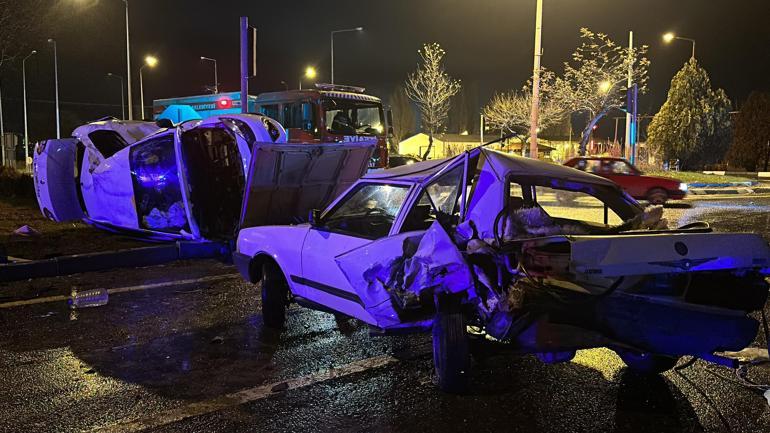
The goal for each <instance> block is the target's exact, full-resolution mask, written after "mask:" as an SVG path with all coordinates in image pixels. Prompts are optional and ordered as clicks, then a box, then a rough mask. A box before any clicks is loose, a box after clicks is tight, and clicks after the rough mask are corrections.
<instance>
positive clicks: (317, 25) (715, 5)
mask: <svg viewBox="0 0 770 433" xmlns="http://www.w3.org/2000/svg"><path fill="white" fill-rule="evenodd" d="M19 1H23V0H19ZM57 3H58V7H60V8H66V9H67V12H68V14H67V19H66V20H62V21H63V22H60V23H52V25H51V29H50V33H51V34H45V35H30V42H31V44H32V47H33V48H37V49H38V51H39V54H38V55H37V56H35V57H33V58H32V59H30V60H28V63H27V68H28V86H29V87H28V89H29V90H28V93H29V98H30V99H31V100H33V101H34V102H32V103H31V105H30V119H31V120H30V136H31V137H30V138H31V139H32V140H37V139H42V138H45V137H49V136H51V135H52V134H53V130H54V129H53V128H54V127H53V121H54V120H53V119H54V118H53V116H54V112H53V105H52V104H51V103H46V102H37V101H45V100H52V99H53V76H52V75H53V74H52V72H53V66H52V54H51V50H50V47H49V46H48V44H46V43H45V40H46V39H47V38H48V37H54V38H56V39H57V40H58V43H59V62H60V81H61V99H62V101H64V102H73V103H89V104H108V105H105V106H99V105H70V104H64V105H63V106H62V108H63V111H65V113H64V115H63V117H64V126H63V129H64V132H65V134H68V133H69V132H70V131H71V129H72V127H74V126H75V125H76V123H77V122H79V121H81V120H86V119H91V118H95V117H98V116H100V115H115V114H119V113H120V109H119V105H118V104H119V103H120V89H119V84H118V82H117V81H112V80H108V79H107V78H106V74H107V72H114V73H116V74H119V75H125V39H124V38H125V27H124V22H123V20H124V15H123V13H124V9H123V2H122V1H120V0H57ZM544 4H545V6H544V22H543V47H544V56H543V65H544V66H546V67H548V68H550V69H553V70H556V71H557V72H559V71H561V64H562V62H563V61H565V60H567V59H568V57H569V54H570V53H571V52H572V51H573V50H574V48H575V47H576V46H577V44H578V43H579V37H578V30H579V28H580V27H588V28H590V29H591V30H594V31H599V32H604V33H608V34H609V35H610V36H611V37H612V38H613V39H614V40H616V41H617V42H619V43H622V44H626V43H627V37H628V30H633V31H634V37H635V41H636V42H637V43H643V44H647V45H649V46H650V50H649V54H648V56H649V58H650V60H651V62H652V64H651V67H650V77H651V79H650V91H649V92H648V94H647V95H644V96H643V97H642V98H641V101H640V111H641V112H645V113H654V112H655V111H656V110H657V108H658V107H659V106H660V104H662V103H663V101H664V100H665V95H666V92H667V91H668V83H669V81H670V79H671V77H672V76H673V74H674V73H675V72H676V71H677V70H678V69H679V68H680V67H681V66H682V64H683V63H684V62H685V61H686V60H687V59H688V57H689V55H690V44H689V43H687V42H684V41H675V42H674V43H673V44H671V45H665V44H664V43H663V42H662V40H661V35H662V34H663V33H665V32H666V31H674V32H676V33H677V34H679V35H681V36H685V37H690V38H694V39H696V40H697V49H696V57H697V58H698V60H699V61H700V62H701V64H702V65H703V66H704V67H705V68H706V69H707V71H708V72H709V73H710V75H711V79H712V81H713V83H714V84H715V85H716V86H719V87H723V88H724V89H725V90H726V91H727V94H728V96H729V97H730V99H731V100H732V101H733V102H734V104H737V105H739V104H740V103H741V102H742V101H743V100H745V98H746V97H747V95H748V93H749V92H750V91H751V90H753V89H759V88H764V89H767V88H770V26H769V25H768V20H769V19H770V2H768V1H767V0H732V1H723V0H678V1H673V0H647V1H644V0H636V1H630V0H614V1H609V0H544ZM130 6H131V33H132V37H131V43H132V56H133V67H134V86H135V87H134V88H135V91H134V103H135V104H138V99H139V97H138V88H139V82H138V81H139V80H138V67H139V66H140V65H141V63H140V62H141V59H142V58H143V57H144V55H146V54H153V55H155V56H157V57H158V58H159V59H160V62H161V63H160V65H159V66H158V67H157V68H156V69H155V70H145V92H146V98H147V104H148V105H149V103H150V102H149V101H151V100H152V99H156V98H165V97H172V96H184V95H192V94H201V93H204V92H203V86H204V85H206V84H211V83H212V82H213V72H212V66H211V64H210V63H204V62H201V61H200V60H199V57H200V56H207V57H213V58H216V59H217V60H218V61H219V76H220V82H221V84H222V85H221V90H223V91H234V90H238V17H239V16H241V15H246V16H248V17H249V18H250V20H251V24H252V25H254V26H255V27H257V28H258V29H259V60H258V64H259V75H258V77H257V78H255V79H253V80H252V82H251V85H252V92H251V93H252V94H254V93H258V92H260V91H266V90H277V89H280V88H282V87H283V86H282V85H281V84H280V82H281V80H285V81H287V82H288V83H289V85H290V86H291V87H296V85H297V81H298V78H299V76H300V75H301V73H302V71H303V70H304V68H305V66H306V65H313V66H315V67H316V68H317V69H318V71H319V78H318V79H317V80H316V81H319V82H328V81H329V32H330V31H331V30H333V29H340V28H349V27H357V26H363V27H364V28H365V31H364V32H362V33H347V34H340V35H337V36H336V37H335V75H336V81H337V82H338V83H345V84H356V85H362V86H365V87H367V88H368V92H369V93H372V94H375V95H377V96H381V97H383V98H387V96H388V95H389V93H390V92H391V91H392V89H393V87H394V86H395V85H396V84H398V83H400V82H403V81H404V79H405V78H406V75H407V74H408V73H409V72H410V71H411V70H413V69H414V68H415V66H416V63H417V60H418V56H417V49H418V48H420V46H421V45H422V43H424V42H431V41H437V42H439V43H441V44H442V45H443V47H444V48H445V50H446V51H447V57H446V67H447V71H448V72H449V73H450V74H451V75H453V76H455V77H457V78H461V79H462V81H463V83H464V84H465V85H466V86H468V87H471V86H472V87H475V88H476V89H477V91H478V95H479V98H478V99H479V101H478V104H479V105H483V104H484V103H486V102H487V100H488V99H489V97H490V96H491V95H492V93H494V92H495V91H498V90H500V91H502V90H508V89H514V88H515V89H519V88H520V87H521V86H522V85H523V84H524V82H525V81H526V80H527V77H528V76H529V75H530V73H531V68H532V50H533V47H532V46H533V28H534V13H535V0H477V1H468V0H464V1H459V0H411V1H410V0H388V1H363V0H359V1H348V0H327V1H317V0H316V1H282V2H279V1H256V0H250V1H247V0H218V1H214V0H130ZM20 63H21V62H20V61H18V62H17V63H16V64H15V65H14V66H12V67H11V68H10V69H7V70H5V71H4V73H3V77H2V87H3V96H4V108H5V116H6V117H5V119H6V130H12V131H19V132H20V131H21V130H22V124H21V101H20V96H21V64H20ZM109 104H112V105H109ZM603 129H606V126H605V128H603Z"/></svg>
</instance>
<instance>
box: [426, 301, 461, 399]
mask: <svg viewBox="0 0 770 433" xmlns="http://www.w3.org/2000/svg"><path fill="white" fill-rule="evenodd" d="M437 310H438V311H437V312H436V316H435V317H434V319H433V365H434V367H435V369H436V378H437V379H438V387H439V389H441V390H442V391H444V392H448V393H452V394H463V393H465V392H466V391H467V390H468V382H469V378H470V356H469V348H468V335H467V334H466V332H465V318H464V317H463V313H462V311H460V308H459V303H458V305H446V304H444V305H442V304H439V305H438V308H437Z"/></svg>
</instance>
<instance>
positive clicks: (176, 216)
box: [129, 134, 189, 233]
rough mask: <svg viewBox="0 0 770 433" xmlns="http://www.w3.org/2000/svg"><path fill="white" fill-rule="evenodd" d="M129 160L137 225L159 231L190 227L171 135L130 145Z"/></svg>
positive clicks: (175, 230) (176, 230) (172, 230)
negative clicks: (131, 146)
mask: <svg viewBox="0 0 770 433" xmlns="http://www.w3.org/2000/svg"><path fill="white" fill-rule="evenodd" d="M129 161H130V166H131V179H132V181H133V184H134V199H135V201H136V213H137V216H138V217H139V227H140V228H143V229H148V230H157V231H162V232H169V233H171V232H179V231H181V230H189V228H188V226H187V214H186V211H185V207H184V201H183V200H182V190H181V188H180V186H179V176H178V174H177V166H176V152H175V151H174V135H173V134H166V135H163V136H161V137H158V138H155V139H152V140H149V141H147V142H145V143H142V144H139V145H137V146H134V147H133V148H131V151H130V155H129Z"/></svg>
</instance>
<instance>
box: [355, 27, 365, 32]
mask: <svg viewBox="0 0 770 433" xmlns="http://www.w3.org/2000/svg"><path fill="white" fill-rule="evenodd" d="M363 30H364V28H363V27H356V31H359V32H361V31H363Z"/></svg>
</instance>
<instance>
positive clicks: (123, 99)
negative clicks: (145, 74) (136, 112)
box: [107, 72, 126, 119]
mask: <svg viewBox="0 0 770 433" xmlns="http://www.w3.org/2000/svg"><path fill="white" fill-rule="evenodd" d="M107 76H108V77H110V78H117V79H119V80H120V111H121V112H122V113H123V119H125V118H126V86H125V83H124V82H123V77H121V76H120V75H115V74H113V73H112V72H110V73H108V74H107Z"/></svg>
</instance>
